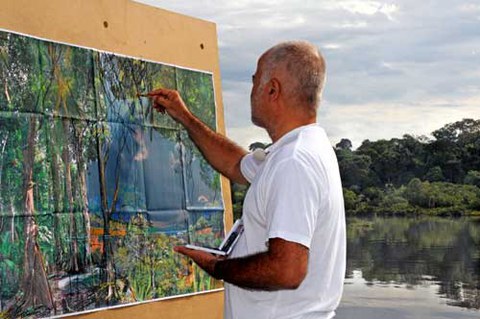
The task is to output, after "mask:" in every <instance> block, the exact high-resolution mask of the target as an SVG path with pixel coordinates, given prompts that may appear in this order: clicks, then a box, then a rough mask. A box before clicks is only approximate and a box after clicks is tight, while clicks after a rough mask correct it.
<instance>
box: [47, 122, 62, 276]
mask: <svg viewBox="0 0 480 319" xmlns="http://www.w3.org/2000/svg"><path fill="white" fill-rule="evenodd" d="M53 123H55V122H53ZM53 123H52V125H53V127H54V124H53ZM45 127H47V129H48V130H49V131H50V133H49V134H48V139H47V143H48V144H47V146H48V150H49V153H50V154H49V155H50V170H51V172H52V180H53V181H52V192H53V205H54V206H53V208H54V215H53V227H54V229H55V232H54V237H55V266H56V267H57V269H61V267H62V261H63V248H62V247H63V242H62V238H61V237H62V236H60V234H61V230H60V227H61V224H62V223H61V222H60V217H61V215H62V214H61V213H63V210H62V202H63V198H62V192H61V189H60V185H61V182H60V175H59V172H60V160H59V158H58V153H57V150H56V143H57V139H56V136H55V134H54V133H53V132H54V130H53V128H52V127H51V126H50V123H45Z"/></svg>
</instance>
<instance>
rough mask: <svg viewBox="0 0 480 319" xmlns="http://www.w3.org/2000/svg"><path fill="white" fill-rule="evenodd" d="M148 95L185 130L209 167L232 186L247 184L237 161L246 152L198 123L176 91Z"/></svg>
mask: <svg viewBox="0 0 480 319" xmlns="http://www.w3.org/2000/svg"><path fill="white" fill-rule="evenodd" d="M148 96H149V97H150V98H151V99H152V101H153V107H154V108H155V109H156V110H157V111H159V112H166V113H168V115H170V116H171V117H172V118H173V119H174V120H175V121H177V122H178V123H180V124H182V125H183V126H184V127H185V129H186V130H187V132H188V135H189V136H190V138H191V139H192V140H193V142H194V143H195V145H197V147H198V148H199V149H200V152H201V153H202V154H203V156H204V157H205V159H206V160H207V161H208V162H209V163H210V165H212V166H213V168H215V169H216V170H217V171H218V172H220V173H221V174H222V175H224V176H226V177H227V178H228V179H230V180H232V181H234V182H236V183H240V184H247V183H248V182H247V180H246V179H245V177H244V176H243V175H242V173H241V170H240V162H241V160H242V158H243V156H245V154H247V151H245V150H244V149H243V148H241V147H240V146H238V145H237V144H235V143H234V142H233V141H231V140H230V139H228V138H227V137H225V136H223V135H221V134H219V133H217V132H215V131H213V130H212V129H210V128H209V127H208V126H207V125H205V124H204V123H203V122H202V121H200V120H199V119H198V118H197V117H196V116H195V115H193V114H192V113H191V112H190V111H189V110H188V108H187V107H186V105H185V103H184V102H183V100H182V98H181V97H180V94H179V93H178V92H177V91H175V90H168V89H157V90H154V91H152V92H150V93H148Z"/></svg>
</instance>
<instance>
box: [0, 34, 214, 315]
mask: <svg viewBox="0 0 480 319" xmlns="http://www.w3.org/2000/svg"><path fill="white" fill-rule="evenodd" d="M0 82H1V83H2V93H0V317H1V318H22V317H49V316H51V315H59V314H66V313H72V312H76V311H83V310H88V309H94V308H99V307H105V306H111V305H118V304H127V303H131V302H137V301H144V300H151V299H155V298H162V297H166V296H174V295H179V294H185V293H189V292H194V291H201V290H206V289H211V288H212V287H217V286H218V283H216V282H214V281H213V280H212V278H210V277H208V276H207V275H206V274H205V273H203V271H201V270H200V269H198V268H196V267H194V266H193V265H192V263H191V262H190V261H189V260H188V259H186V258H184V257H181V256H179V255H177V254H175V253H174V252H173V250H172V247H173V246H175V245H182V244H186V243H188V242H189V240H190V239H200V240H201V241H202V242H205V243H206V244H210V245H215V244H217V243H218V242H219V241H220V240H221V238H222V236H223V203H222V198H221V194H220V176H219V175H218V174H217V173H215V172H214V171H213V169H212V168H211V167H210V166H209V165H208V164H207V163H206V162H205V160H204V159H203V157H202V155H201V153H200V152H199V151H198V149H196V148H195V146H194V145H193V143H192V142H191V141H190V140H189V139H188V137H187V134H186V132H184V131H183V130H182V129H181V127H180V126H179V125H178V124H177V123H175V122H174V121H173V120H171V119H170V118H169V117H168V116H163V115H161V114H159V113H157V112H153V111H152V108H151V107H150V106H151V105H150V101H149V99H148V98H144V97H138V93H145V92H148V91H151V90H152V89H154V88H157V87H164V88H170V89H177V88H178V89H179V90H180V91H181V94H182V96H183V97H184V98H185V101H186V102H187V104H188V105H189V106H191V108H192V111H193V112H194V113H195V114H196V115H198V116H199V117H201V118H202V119H204V120H205V121H206V122H207V123H208V124H209V126H211V127H212V128H215V123H216V118H215V102H214V94H213V79H212V76H211V75H210V74H204V73H201V72H197V71H189V70H183V69H179V68H177V67H174V66H167V65H161V64H156V63H152V62H146V61H141V60H138V59H132V58H127V57H119V56H116V55H113V54H107V53H100V52H95V51H92V50H87V49H83V48H77V47H73V46H68V45H63V44H57V43H52V42H48V41H42V40H36V39H32V38H29V37H25V36H19V35H16V34H12V33H8V32H0ZM146 163H148V165H146ZM144 176H149V177H150V178H149V179H148V182H146V181H147V180H146V179H145V178H144ZM166 176H168V178H170V179H169V181H175V183H177V184H178V185H175V187H170V185H168V183H166V182H165V180H164V179H162V177H163V178H165V177H166ZM147 188H148V189H149V190H150V191H149V192H148V193H149V194H150V196H155V195H156V194H157V192H158V194H162V196H164V197H165V196H167V195H170V198H169V199H170V201H169V202H168V203H167V201H165V203H162V202H161V201H160V202H159V201H158V200H157V201H156V202H155V204H156V205H157V206H158V207H156V208H155V210H153V211H148V210H147V205H146V195H145V194H146V193H147V191H146V189H147ZM187 192H188V194H190V195H188V194H187ZM166 194H167V195H166ZM159 198H163V197H161V196H160V197H159ZM187 198H189V199H192V201H187ZM192 203H193V204H192ZM212 207H213V208H214V213H213V214H212V213H211V211H210V210H209V209H210V208H212ZM191 209H195V211H192V210H191ZM202 214H204V215H205V216H207V217H206V218H207V219H206V220H205V222H202V221H200V222H199V223H198V225H196V226H195V225H193V224H189V222H188V220H190V219H191V220H192V221H193V220H195V218H196V217H191V216H198V215H202Z"/></svg>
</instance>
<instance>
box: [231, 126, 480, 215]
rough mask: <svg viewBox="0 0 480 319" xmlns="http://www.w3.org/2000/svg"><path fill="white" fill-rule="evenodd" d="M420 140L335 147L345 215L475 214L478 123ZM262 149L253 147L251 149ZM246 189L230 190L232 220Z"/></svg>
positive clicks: (479, 183) (479, 187) (479, 175)
mask: <svg viewBox="0 0 480 319" xmlns="http://www.w3.org/2000/svg"><path fill="white" fill-rule="evenodd" d="M431 135H432V136H433V137H434V139H429V138H427V137H425V136H412V135H408V134H406V135H404V136H403V137H402V138H393V139H390V140H378V141H370V140H365V141H363V142H362V144H361V145H360V147H358V148H357V149H355V150H353V149H352V143H351V141H350V140H349V139H342V140H341V141H340V142H339V143H337V144H336V145H335V148H334V149H335V153H336V154H337V158H338V163H339V166H340V174H341V176H342V183H343V187H344V197H345V208H346V211H347V213H348V214H359V213H387V214H415V213H422V214H432V215H467V214H468V215H472V214H480V120H474V119H464V120H462V121H458V122H455V123H450V124H447V125H445V126H443V127H442V128H440V129H438V130H435V131H433V132H432V133H431ZM257 147H262V144H261V143H253V144H252V145H251V148H257ZM245 189H246V188H243V187H241V186H238V185H233V187H232V195H233V197H232V198H233V201H234V211H235V213H236V215H238V214H239V213H241V202H242V201H243V193H244V192H245Z"/></svg>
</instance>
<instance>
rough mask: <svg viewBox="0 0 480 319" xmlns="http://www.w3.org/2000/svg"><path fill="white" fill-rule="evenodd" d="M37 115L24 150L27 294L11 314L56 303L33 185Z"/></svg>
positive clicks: (52, 306)
mask: <svg viewBox="0 0 480 319" xmlns="http://www.w3.org/2000/svg"><path fill="white" fill-rule="evenodd" d="M36 124H37V123H36V119H35V118H34V117H32V118H30V119H29V125H28V137H27V146H26V148H25V150H24V151H23V165H24V170H23V172H24V177H23V188H24V203H25V207H24V209H25V211H24V215H25V221H24V236H25V255H24V261H23V278H22V283H21V287H22V292H23V295H22V296H21V297H20V298H19V300H18V301H17V302H16V303H15V304H14V305H13V306H12V308H10V309H9V310H8V311H7V314H8V316H11V317H19V316H22V313H24V312H25V311H27V310H28V309H29V308H32V307H33V308H37V307H46V308H48V309H49V310H52V309H54V303H53V298H52V293H51V291H50V286H49V283H48V280H47V274H46V272H45V266H44V262H43V256H42V254H41V252H40V247H39V246H38V243H37V235H38V226H37V224H36V222H35V217H34V210H35V209H34V208H35V206H34V198H33V188H34V186H35V183H34V181H33V165H34V158H35V139H36V135H37V128H36V126H37V125H36Z"/></svg>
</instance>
